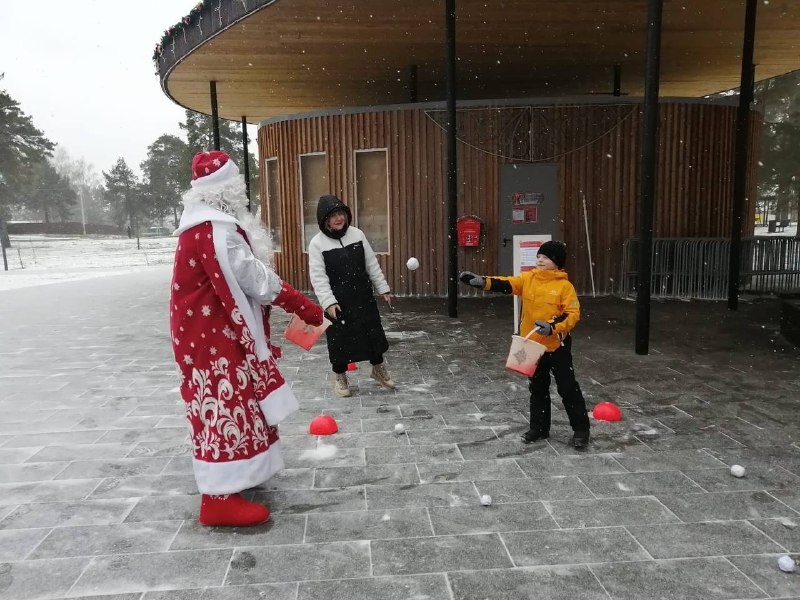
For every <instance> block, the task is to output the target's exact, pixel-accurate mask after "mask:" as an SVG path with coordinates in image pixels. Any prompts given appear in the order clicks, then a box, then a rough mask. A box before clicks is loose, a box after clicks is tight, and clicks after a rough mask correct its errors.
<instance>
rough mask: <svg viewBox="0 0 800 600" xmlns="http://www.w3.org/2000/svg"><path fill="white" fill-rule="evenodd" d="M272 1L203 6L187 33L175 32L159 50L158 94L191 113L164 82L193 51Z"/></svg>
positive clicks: (228, 0)
mask: <svg viewBox="0 0 800 600" xmlns="http://www.w3.org/2000/svg"><path fill="white" fill-rule="evenodd" d="M276 2H278V0H216V6H213V3H211V4H210V5H209V6H206V5H205V3H203V8H202V9H201V10H200V14H199V18H197V19H195V22H194V23H193V24H192V25H191V26H190V27H189V28H188V29H189V32H188V33H187V31H186V29H182V30H180V31H175V33H174V35H173V36H172V40H171V43H170V44H168V45H166V46H164V47H162V49H161V54H160V55H159V57H158V73H157V74H158V79H159V83H160V85H161V91H163V92H164V94H166V96H167V97H168V98H169V99H170V100H172V101H173V102H174V103H175V104H177V105H178V106H181V107H183V108H185V109H187V110H194V109H190V108H189V107H188V106H184V105H183V104H181V103H180V102H178V101H177V100H176V99H175V97H174V96H173V95H172V94H171V93H170V92H169V89H168V87H167V79H168V78H169V74H170V73H171V72H172V70H173V69H174V68H175V67H177V66H178V65H179V64H181V63H182V62H183V61H184V60H186V58H187V57H188V56H189V55H190V54H191V53H192V52H193V51H194V50H195V49H197V48H199V47H200V46H202V45H203V44H205V43H206V42H208V41H210V40H212V39H214V38H215V37H217V36H218V35H220V34H221V33H223V32H225V31H227V30H228V29H230V28H231V27H233V26H234V25H236V24H237V23H238V22H239V21H242V20H243V19H246V18H247V17H249V16H251V15H253V14H255V13H257V12H258V11H260V10H261V9H263V8H266V7H267V6H270V5H271V4H275V3H276ZM248 6H250V8H248ZM195 112H196V111H195Z"/></svg>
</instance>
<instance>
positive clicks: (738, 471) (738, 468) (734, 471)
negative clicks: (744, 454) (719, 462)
mask: <svg viewBox="0 0 800 600" xmlns="http://www.w3.org/2000/svg"><path fill="white" fill-rule="evenodd" d="M731 475H733V476H734V477H744V467H743V466H742V465H731Z"/></svg>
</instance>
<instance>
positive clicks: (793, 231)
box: [753, 221, 797, 237]
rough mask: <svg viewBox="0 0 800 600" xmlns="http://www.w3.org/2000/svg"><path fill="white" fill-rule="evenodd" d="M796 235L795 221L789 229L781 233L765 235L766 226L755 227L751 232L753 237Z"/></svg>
mask: <svg viewBox="0 0 800 600" xmlns="http://www.w3.org/2000/svg"><path fill="white" fill-rule="evenodd" d="M796 234H797V221H795V222H794V223H792V225H791V227H787V228H786V229H784V230H783V231H779V232H776V233H767V226H766V225H756V229H755V231H754V232H753V235H755V236H758V237H761V236H764V237H774V236H776V235H777V236H782V235H783V236H786V235H788V236H789V237H794V236H795V235H796Z"/></svg>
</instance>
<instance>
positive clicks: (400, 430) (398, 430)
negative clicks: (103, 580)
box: [394, 423, 406, 435]
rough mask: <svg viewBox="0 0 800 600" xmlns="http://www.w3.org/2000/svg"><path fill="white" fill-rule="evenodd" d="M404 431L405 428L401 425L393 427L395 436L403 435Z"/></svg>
mask: <svg viewBox="0 0 800 600" xmlns="http://www.w3.org/2000/svg"><path fill="white" fill-rule="evenodd" d="M405 430H406V426H405V425H403V424H402V423H398V424H397V425H395V426H394V432H395V433H396V434H397V435H400V434H401V433H404V432H405Z"/></svg>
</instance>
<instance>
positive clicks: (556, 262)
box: [459, 241, 589, 450]
mask: <svg viewBox="0 0 800 600" xmlns="http://www.w3.org/2000/svg"><path fill="white" fill-rule="evenodd" d="M566 260H567V250H566V246H565V245H564V243H563V242H555V241H550V242H545V243H544V244H542V246H541V247H540V248H539V254H538V257H537V260H536V268H535V269H533V270H531V271H526V272H524V273H522V274H521V275H516V276H514V277H496V276H482V275H476V274H475V273H471V272H470V271H464V272H463V273H461V275H460V276H459V279H460V280H461V281H462V282H463V283H466V284H467V285H470V286H472V287H475V288H478V289H481V290H484V291H489V292H500V293H502V294H514V295H516V296H522V323H521V324H520V329H519V330H520V335H527V334H528V333H530V331H531V330H534V331H535V333H534V334H533V336H531V339H533V340H534V341H536V342H539V343H540V344H543V345H544V346H546V347H547V351H546V352H545V353H544V355H543V356H542V358H541V359H540V360H539V365H538V366H537V367H536V372H535V373H534V374H533V377H531V378H530V385H529V389H530V391H531V422H530V429H529V430H528V431H527V432H526V433H525V435H523V436H522V441H523V442H525V443H526V444H530V443H532V442H535V441H537V440H543V439H546V438H548V437H550V371H552V372H553V375H555V379H556V387H557V389H558V394H559V395H560V396H561V400H562V402H563V403H564V409H565V410H566V411H567V416H568V417H569V424H570V426H571V427H572V431H573V436H572V439H571V440H570V441H571V444H572V445H573V446H574V447H575V448H577V449H578V450H583V449H585V448H586V446H587V445H588V444H589V417H588V416H587V415H586V402H585V401H584V399H583V394H582V393H581V388H580V386H579V385H578V382H577V381H576V380H575V370H574V368H573V366H572V353H571V352H570V348H571V346H572V338H571V337H570V335H569V332H570V331H572V329H573V328H574V327H575V325H577V324H578V321H579V320H580V318H581V307H580V304H579V303H578V296H577V294H576V293H575V288H574V287H573V286H572V284H571V283H570V282H569V279H567V273H566V271H564V270H563V268H564V263H565V262H566Z"/></svg>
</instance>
